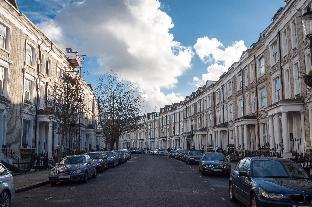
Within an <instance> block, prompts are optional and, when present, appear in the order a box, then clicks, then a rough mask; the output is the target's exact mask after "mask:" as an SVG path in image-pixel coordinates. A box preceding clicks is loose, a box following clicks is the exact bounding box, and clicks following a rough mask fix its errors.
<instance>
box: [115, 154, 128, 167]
mask: <svg viewBox="0 0 312 207" xmlns="http://www.w3.org/2000/svg"><path fill="white" fill-rule="evenodd" d="M116 153H117V156H118V164H119V165H121V164H123V163H125V162H127V155H126V153H125V152H124V151H121V150H118V151H116Z"/></svg>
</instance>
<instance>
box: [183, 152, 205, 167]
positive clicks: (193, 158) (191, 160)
mask: <svg viewBox="0 0 312 207" xmlns="http://www.w3.org/2000/svg"><path fill="white" fill-rule="evenodd" d="M202 156H203V152H202V151H199V150H190V151H188V153H187V154H186V156H185V162H186V163H187V164H189V165H191V164H198V163H199V161H200V159H201V158H202Z"/></svg>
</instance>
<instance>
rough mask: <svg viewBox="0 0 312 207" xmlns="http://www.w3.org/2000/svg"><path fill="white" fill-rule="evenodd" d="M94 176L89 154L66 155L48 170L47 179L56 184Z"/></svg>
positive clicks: (85, 180)
mask: <svg viewBox="0 0 312 207" xmlns="http://www.w3.org/2000/svg"><path fill="white" fill-rule="evenodd" d="M91 177H96V169H95V164H94V163H93V161H92V159H91V158H90V156H89V155H73V156H67V157H65V158H63V159H62V161H61V162H60V163H59V164H57V165H56V166H55V167H53V168H52V169H51V171H50V175H49V181H50V183H51V184H56V183H57V182H62V181H83V182H87V180H88V179H89V178H91Z"/></svg>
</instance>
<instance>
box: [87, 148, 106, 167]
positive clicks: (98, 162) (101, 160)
mask: <svg viewBox="0 0 312 207" xmlns="http://www.w3.org/2000/svg"><path fill="white" fill-rule="evenodd" d="M87 155H89V156H90V157H91V159H92V160H93V162H94V163H95V167H96V170H97V172H103V171H104V170H105V169H107V168H108V162H107V159H106V157H105V155H104V154H103V153H102V152H89V153H87Z"/></svg>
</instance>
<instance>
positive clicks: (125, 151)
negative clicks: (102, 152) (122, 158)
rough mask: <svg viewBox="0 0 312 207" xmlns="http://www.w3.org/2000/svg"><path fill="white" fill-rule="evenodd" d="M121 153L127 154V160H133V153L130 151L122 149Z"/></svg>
mask: <svg viewBox="0 0 312 207" xmlns="http://www.w3.org/2000/svg"><path fill="white" fill-rule="evenodd" d="M120 151H123V152H124V153H125V155H126V158H127V160H130V159H131V153H130V152H129V150H128V149H121V150H120Z"/></svg>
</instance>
